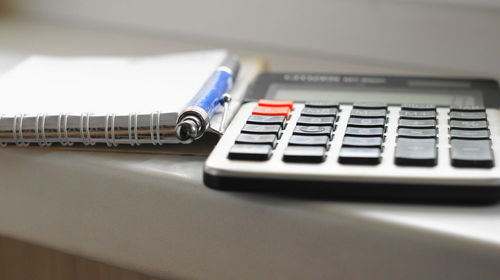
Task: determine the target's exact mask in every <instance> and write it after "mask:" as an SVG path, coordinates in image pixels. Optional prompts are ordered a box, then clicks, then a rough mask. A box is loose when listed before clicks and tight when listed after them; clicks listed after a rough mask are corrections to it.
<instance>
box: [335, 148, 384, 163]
mask: <svg viewBox="0 0 500 280" xmlns="http://www.w3.org/2000/svg"><path fill="white" fill-rule="evenodd" d="M380 152H381V151H380V149H379V148H354V147H342V148H341V149H340V153H339V162H340V163H346V164H379V163H380Z"/></svg>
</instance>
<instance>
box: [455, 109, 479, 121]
mask: <svg viewBox="0 0 500 280" xmlns="http://www.w3.org/2000/svg"><path fill="white" fill-rule="evenodd" d="M450 119H452V120H471V121H472V120H477V121H480V120H486V113H485V112H459V111H452V112H450Z"/></svg>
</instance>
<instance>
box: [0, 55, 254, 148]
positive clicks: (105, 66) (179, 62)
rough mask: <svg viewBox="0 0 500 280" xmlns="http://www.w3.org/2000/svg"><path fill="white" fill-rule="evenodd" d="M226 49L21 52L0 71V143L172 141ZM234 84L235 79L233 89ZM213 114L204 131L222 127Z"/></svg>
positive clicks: (142, 143)
mask: <svg viewBox="0 0 500 280" xmlns="http://www.w3.org/2000/svg"><path fill="white" fill-rule="evenodd" d="M227 55H228V52H227V51H225V50H211V51H199V52H189V53H177V54H170V55H158V56H148V57H54V56H38V55H37V56H31V57H28V58H27V59H25V60H24V61H22V62H21V63H19V64H18V65H17V66H15V67H14V68H12V69H11V70H10V71H8V72H6V73H5V74H4V75H2V76H0V93H1V94H2V101H1V102H0V114H1V116H0V144H1V145H3V146H6V145H8V146H21V147H25V146H42V147H48V146H52V147H55V146H60V147H71V148H73V147H76V148H78V147H82V146H88V147H86V148H89V147H98V148H100V147H102V146H104V147H109V148H113V147H117V149H120V150H122V149H123V150H130V147H131V146H135V147H139V146H141V147H144V146H153V145H156V146H159V145H162V144H175V143H179V140H178V139H177V137H176V136H175V126H176V124H177V118H178V116H179V114H180V113H181V112H182V111H183V110H184V109H185V106H186V104H187V103H188V102H189V101H190V99H191V98H192V97H193V96H194V95H196V93H197V92H198V90H199V89H200V88H201V87H202V85H203V84H204V83H205V81H206V80H207V79H208V78H209V76H210V75H211V74H212V73H213V71H214V70H215V69H216V68H217V67H218V66H219V65H220V64H221V62H222V61H223V60H224V59H225V58H226V57H227ZM244 66H245V65H242V68H243V67H244ZM247 68H248V67H247ZM254 68H255V67H254ZM257 68H258V67H257ZM242 70H243V69H242ZM242 72H243V71H242ZM250 72H251V73H249V72H248V69H247V74H246V75H247V76H248V75H249V74H251V75H250V76H254V75H256V73H254V72H255V71H250ZM242 74H243V75H245V73H242ZM240 80H245V79H244V78H243V79H240ZM238 83H239V84H240V85H238ZM241 84H243V85H241ZM238 86H239V87H238ZM242 86H243V87H246V83H245V82H238V81H237V82H236V83H235V87H234V90H235V91H236V92H238V94H239V95H243V92H244V90H243V89H242V88H241V87H242ZM238 88H239V89H238ZM236 100H238V98H236ZM235 106H237V102H235V104H234V105H232V108H234V107H235ZM231 110H232V111H234V109H231ZM220 118H221V117H220V116H219V114H215V116H214V119H215V120H214V121H213V122H212V123H213V126H214V127H213V128H212V129H210V130H209V132H210V133H215V134H221V133H222V132H223V130H224V127H222V126H220V125H219V124H220V123H218V122H217V120H218V119H220ZM163 146H168V145H163Z"/></svg>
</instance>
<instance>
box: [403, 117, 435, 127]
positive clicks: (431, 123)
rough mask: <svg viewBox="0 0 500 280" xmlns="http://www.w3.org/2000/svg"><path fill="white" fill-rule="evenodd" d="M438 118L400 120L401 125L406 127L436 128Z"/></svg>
mask: <svg viewBox="0 0 500 280" xmlns="http://www.w3.org/2000/svg"><path fill="white" fill-rule="evenodd" d="M436 124H437V122H436V120H406V119H400V120H399V122H398V125H399V127H406V128H434V127H436Z"/></svg>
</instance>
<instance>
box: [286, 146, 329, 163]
mask: <svg viewBox="0 0 500 280" xmlns="http://www.w3.org/2000/svg"><path fill="white" fill-rule="evenodd" d="M325 158H326V149H325V147H315V146H310V147H309V146H288V147H287V148H286V149H285V152H284V153H283V160H284V161H287V162H323V161H325Z"/></svg>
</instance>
